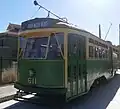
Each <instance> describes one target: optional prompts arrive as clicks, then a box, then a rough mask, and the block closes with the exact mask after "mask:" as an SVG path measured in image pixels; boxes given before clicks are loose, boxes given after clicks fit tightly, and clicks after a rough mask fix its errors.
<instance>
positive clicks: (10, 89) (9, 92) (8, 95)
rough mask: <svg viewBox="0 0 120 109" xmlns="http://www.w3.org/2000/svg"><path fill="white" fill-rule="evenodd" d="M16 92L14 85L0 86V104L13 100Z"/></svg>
mask: <svg viewBox="0 0 120 109" xmlns="http://www.w3.org/2000/svg"><path fill="white" fill-rule="evenodd" d="M16 91H17V89H15V88H14V85H4V86H0V103H2V102H5V101H8V100H11V99H13V98H14V95H15V94H16Z"/></svg>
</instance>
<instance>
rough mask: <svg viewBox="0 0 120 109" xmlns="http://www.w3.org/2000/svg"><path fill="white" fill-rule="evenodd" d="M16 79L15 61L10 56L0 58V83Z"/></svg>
mask: <svg viewBox="0 0 120 109" xmlns="http://www.w3.org/2000/svg"><path fill="white" fill-rule="evenodd" d="M16 80H17V62H16V61H15V59H12V58H3V57H1V58H0V84H5V83H11V82H15V81H16Z"/></svg>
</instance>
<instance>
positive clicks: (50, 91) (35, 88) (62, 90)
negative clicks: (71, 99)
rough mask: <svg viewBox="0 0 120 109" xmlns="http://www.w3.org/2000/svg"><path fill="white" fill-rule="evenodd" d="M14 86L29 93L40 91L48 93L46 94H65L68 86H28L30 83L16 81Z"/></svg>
mask: <svg viewBox="0 0 120 109" xmlns="http://www.w3.org/2000/svg"><path fill="white" fill-rule="evenodd" d="M14 87H15V88H17V89H19V90H22V91H24V92H28V93H40V94H46V95H51V94H52V95H59V94H60V95H65V94H66V92H67V89H66V88H44V87H38V86H31V85H30V86H28V85H22V84H20V83H15V84H14Z"/></svg>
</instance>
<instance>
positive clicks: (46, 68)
mask: <svg viewBox="0 0 120 109" xmlns="http://www.w3.org/2000/svg"><path fill="white" fill-rule="evenodd" d="M29 69H34V70H35V72H36V75H35V78H36V86H39V87H60V86H64V61H62V60H61V61H59V60H58V61H57V60H55V61H53V60H52V61H50V60H49V61H47V60H27V59H22V60H20V61H19V65H18V72H20V74H19V81H18V82H19V83H21V84H23V85H29V83H28V77H29Z"/></svg>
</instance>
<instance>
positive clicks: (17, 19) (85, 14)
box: [0, 0, 120, 45]
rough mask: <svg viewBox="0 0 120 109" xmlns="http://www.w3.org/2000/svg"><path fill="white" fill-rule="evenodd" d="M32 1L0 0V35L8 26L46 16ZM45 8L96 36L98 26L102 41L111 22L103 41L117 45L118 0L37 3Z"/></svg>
mask: <svg viewBox="0 0 120 109" xmlns="http://www.w3.org/2000/svg"><path fill="white" fill-rule="evenodd" d="M33 1H34V0H1V2H0V14H1V15H0V32H2V31H5V30H6V28H7V25H8V24H9V23H16V24H21V22H23V21H26V20H29V19H31V18H35V17H46V16H47V12H46V11H44V10H43V9H40V11H38V12H37V13H36V14H35V12H36V11H37V9H38V7H36V6H34V4H33ZM37 1H38V3H40V4H41V5H42V6H44V7H45V8H47V9H49V10H50V11H52V12H54V13H56V14H57V15H59V16H60V17H67V19H68V21H69V22H71V23H73V24H75V25H78V26H79V28H81V29H84V30H87V31H89V32H91V33H93V34H95V35H97V36H98V34H99V31H98V30H99V28H98V26H99V24H101V35H102V39H104V38H105V35H106V33H107V31H108V28H109V26H110V23H112V26H111V29H110V32H109V34H108V36H107V38H106V40H109V41H111V42H112V43H113V44H115V45H118V44H119V28H118V27H119V23H120V14H119V13H120V7H119V4H120V0H37Z"/></svg>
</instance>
